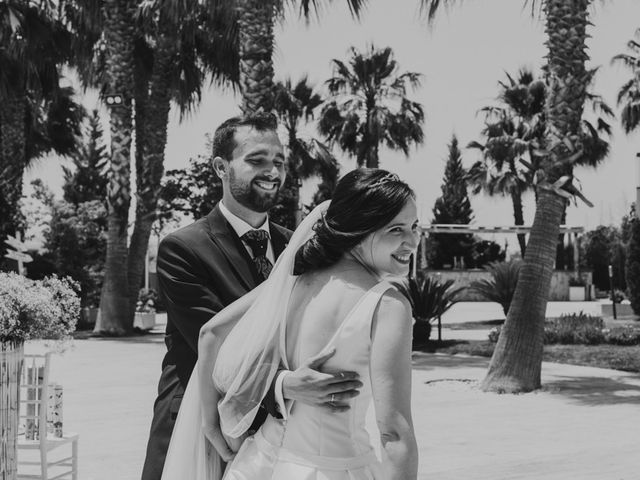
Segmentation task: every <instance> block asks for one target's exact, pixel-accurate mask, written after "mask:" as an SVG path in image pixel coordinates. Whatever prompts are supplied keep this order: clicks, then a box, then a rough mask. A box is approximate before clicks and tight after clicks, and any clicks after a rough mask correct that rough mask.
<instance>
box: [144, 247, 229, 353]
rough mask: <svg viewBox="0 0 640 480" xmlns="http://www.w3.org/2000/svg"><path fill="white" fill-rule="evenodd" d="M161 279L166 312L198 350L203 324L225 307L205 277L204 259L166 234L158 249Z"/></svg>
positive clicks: (185, 337)
mask: <svg viewBox="0 0 640 480" xmlns="http://www.w3.org/2000/svg"><path fill="white" fill-rule="evenodd" d="M157 262H158V263H157V265H158V266H157V271H158V281H159V283H160V287H161V290H162V294H163V296H164V301H165V303H166V308H167V312H168V313H170V314H171V317H172V319H173V323H174V325H175V327H176V328H177V329H178V331H179V332H180V334H181V335H182V336H183V337H184V339H185V340H186V341H187V343H188V345H189V347H190V348H191V349H193V351H194V352H196V353H197V351H198V335H199V333H200V328H201V327H202V325H204V324H205V323H206V322H208V321H209V320H210V319H211V317H213V316H214V315H215V314H216V313H218V312H219V311H220V310H222V308H223V305H222V303H221V301H220V298H219V297H218V296H217V295H216V294H215V293H214V292H213V290H212V289H211V288H210V287H208V286H207V285H204V284H203V279H205V278H207V276H206V274H205V272H204V271H203V270H202V262H201V260H200V259H199V258H198V257H197V255H196V254H195V253H194V252H193V250H192V249H191V248H189V246H187V245H186V244H185V243H184V242H183V241H182V240H180V239H179V238H177V237H172V236H169V237H166V238H165V239H164V240H163V241H162V242H161V243H160V247H159V249H158V261H157Z"/></svg>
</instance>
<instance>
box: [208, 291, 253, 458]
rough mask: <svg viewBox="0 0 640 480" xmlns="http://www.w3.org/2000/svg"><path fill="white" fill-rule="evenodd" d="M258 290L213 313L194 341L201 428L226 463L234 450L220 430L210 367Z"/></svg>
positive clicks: (212, 366)
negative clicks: (197, 338) (196, 353)
mask: <svg viewBox="0 0 640 480" xmlns="http://www.w3.org/2000/svg"><path fill="white" fill-rule="evenodd" d="M260 291H261V287H260V286H259V287H257V288H255V289H254V290H252V291H251V292H249V293H247V294H246V295H244V296H242V297H240V298H239V299H238V300H236V301H235V302H233V303H232V304H231V305H229V306H228V307H226V308H225V309H223V310H222V311H221V312H219V313H218V314H216V315H215V316H213V317H212V318H211V319H210V320H209V321H208V322H207V323H205V324H204V325H203V326H202V328H201V329H200V337H199V340H198V382H199V386H200V401H201V403H202V421H203V428H204V432H205V435H206V437H207V439H208V440H209V441H210V442H211V444H212V445H213V447H214V448H215V449H216V450H217V451H218V453H219V454H220V456H221V457H222V459H223V460H224V461H225V462H229V461H230V460H231V459H232V458H233V456H234V455H235V452H234V450H232V449H231V448H230V446H229V443H228V442H227V441H226V440H225V437H224V436H223V434H222V430H221V429H220V419H219V416H218V402H219V401H220V399H221V397H222V395H221V393H220V392H219V391H218V390H217V389H216V387H215V385H214V383H213V378H212V373H213V368H214V366H215V362H216V359H217V357H218V352H219V351H220V347H221V346H222V343H223V342H224V340H225V338H227V335H228V334H229V332H230V331H231V329H232V328H233V327H234V326H235V325H236V323H238V320H240V318H241V317H242V316H243V315H244V314H245V313H246V312H247V310H248V309H249V307H250V306H251V305H252V304H253V302H254V301H255V299H256V298H257V297H258V295H259V293H260ZM233 443H234V444H233V447H234V448H235V449H236V450H237V448H238V447H239V444H238V445H235V443H236V442H233Z"/></svg>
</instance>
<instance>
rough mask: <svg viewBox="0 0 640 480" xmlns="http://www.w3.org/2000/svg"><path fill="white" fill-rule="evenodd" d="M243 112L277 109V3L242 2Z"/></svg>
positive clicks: (265, 0) (239, 3) (239, 8)
mask: <svg viewBox="0 0 640 480" xmlns="http://www.w3.org/2000/svg"><path fill="white" fill-rule="evenodd" d="M236 8H237V11H238V27H239V31H238V36H239V41H240V91H241V92H242V106H241V109H242V112H243V113H245V114H247V113H252V112H256V111H258V110H259V109H260V108H262V109H263V110H264V111H266V112H270V111H271V110H272V109H273V59H272V58H271V53H272V52H273V43H274V38H273V23H274V15H275V9H274V4H273V0H238V1H237V7H236Z"/></svg>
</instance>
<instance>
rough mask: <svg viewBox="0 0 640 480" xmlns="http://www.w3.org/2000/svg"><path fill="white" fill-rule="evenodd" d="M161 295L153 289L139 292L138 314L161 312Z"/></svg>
mask: <svg viewBox="0 0 640 480" xmlns="http://www.w3.org/2000/svg"><path fill="white" fill-rule="evenodd" d="M161 308H162V304H161V302H160V295H158V292H156V291H155V290H154V289H153V288H149V289H146V288H141V289H140V291H139V292H138V302H137V304H136V312H146V313H155V312H156V311H158V310H161Z"/></svg>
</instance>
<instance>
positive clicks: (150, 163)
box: [128, 44, 173, 316]
mask: <svg viewBox="0 0 640 480" xmlns="http://www.w3.org/2000/svg"><path fill="white" fill-rule="evenodd" d="M172 52H173V49H172V48H171V46H170V45H168V44H165V45H160V44H159V45H158V51H157V56H156V61H155V63H154V71H153V74H152V76H151V81H150V88H149V90H150V92H151V93H150V95H149V97H148V98H147V99H146V102H145V108H144V111H139V112H138V111H137V112H136V132H138V134H137V135H136V141H137V142H136V145H137V146H138V148H139V149H140V151H139V152H138V151H137V152H136V187H137V188H136V190H137V196H136V198H137V203H136V218H135V224H134V228H133V233H132V235H131V244H130V246H129V264H128V270H129V306H130V310H131V312H132V313H131V315H132V316H133V312H135V307H136V303H137V299H138V291H139V289H140V287H141V285H142V283H143V276H144V271H145V261H146V260H145V259H146V253H147V249H148V247H149V237H150V236H151V228H152V226H153V222H154V221H155V219H156V208H157V206H158V196H159V193H160V182H161V180H162V175H163V173H164V151H165V147H166V145H167V125H168V123H169V110H170V107H171V95H170V87H169V81H168V75H167V73H166V72H167V68H168V66H169V65H168V62H170V61H172V58H173V56H172ZM144 83H145V85H146V81H145V82H144ZM138 113H140V115H141V116H140V117H139V116H138Z"/></svg>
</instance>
